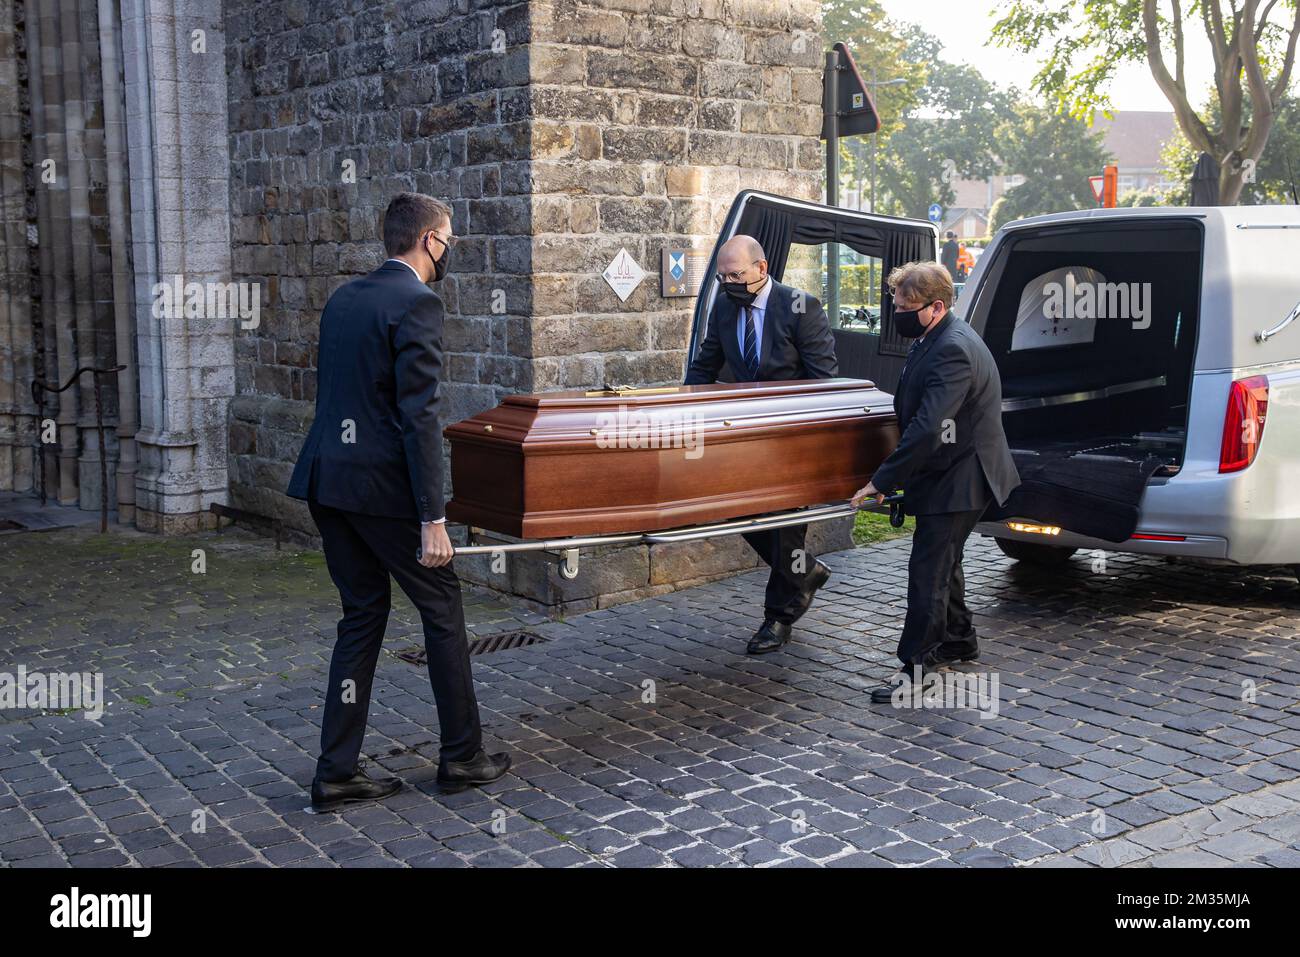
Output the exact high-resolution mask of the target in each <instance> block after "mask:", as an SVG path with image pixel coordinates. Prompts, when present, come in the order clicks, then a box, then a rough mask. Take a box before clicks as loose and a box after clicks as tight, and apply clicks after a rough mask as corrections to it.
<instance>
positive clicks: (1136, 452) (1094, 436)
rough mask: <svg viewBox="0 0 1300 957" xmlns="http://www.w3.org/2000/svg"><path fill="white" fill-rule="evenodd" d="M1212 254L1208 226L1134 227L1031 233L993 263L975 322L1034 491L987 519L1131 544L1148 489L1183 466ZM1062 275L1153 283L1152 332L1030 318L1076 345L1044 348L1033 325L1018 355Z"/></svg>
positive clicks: (1098, 321)
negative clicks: (1035, 300)
mask: <svg viewBox="0 0 1300 957" xmlns="http://www.w3.org/2000/svg"><path fill="white" fill-rule="evenodd" d="M1201 249H1202V236H1201V229H1200V227H1199V226H1198V225H1197V224H1194V223H1191V222H1187V223H1183V222H1179V223H1175V224H1169V223H1167V222H1166V223H1162V224H1158V225H1152V226H1146V225H1145V224H1137V225H1135V224H1133V223H1126V224H1124V226H1123V227H1121V228H1116V227H1110V228H1107V227H1104V226H1091V227H1088V228H1081V227H1072V228H1070V229H1068V230H1059V229H1057V230H1051V229H1048V230H1044V231H1043V232H1042V233H1030V234H1027V235H1026V236H1023V237H1018V238H1015V239H1013V240H1011V241H1010V243H1009V246H1008V248H1007V250H1006V251H1005V252H1004V253H1003V254H1002V255H1004V256H1005V257H1006V258H1005V260H1004V261H1003V262H1001V263H997V264H991V265H993V266H998V267H1000V268H998V269H996V270H993V271H991V272H990V275H991V276H996V277H997V279H996V291H995V294H994V296H993V297H992V299H991V301H990V302H989V303H988V306H987V308H986V313H985V315H981V316H972V317H971V321H972V324H973V325H975V327H976V328H977V329H981V328H982V332H983V336H984V340H985V342H986V343H987V344H988V346H989V349H990V350H991V351H992V353H993V356H994V359H995V360H996V361H997V364H998V370H999V372H1000V373H1001V376H1002V391H1003V424H1004V427H1005V429H1006V432H1007V438H1008V441H1009V442H1010V444H1011V448H1012V454H1013V456H1014V458H1015V460H1016V465H1017V467H1018V468H1019V469H1020V472H1021V479H1022V483H1023V484H1022V485H1021V487H1020V488H1019V489H1017V490H1016V492H1014V493H1013V494H1012V497H1011V499H1010V501H1009V502H1008V503H1007V505H1006V506H1004V507H1002V508H994V509H992V510H991V511H990V512H989V513H988V515H987V516H986V517H987V518H988V519H989V520H1002V519H1008V518H1023V519H1029V520H1032V521H1036V522H1041V523H1047V524H1052V525H1057V526H1060V527H1061V528H1065V529H1067V530H1069V531H1073V532H1076V533H1078V534H1081V535H1087V536H1089V537H1092V538H1099V539H1102V540H1105V541H1113V542H1121V541H1125V540H1127V539H1128V538H1130V537H1131V536H1132V534H1133V532H1134V530H1135V529H1136V527H1137V521H1138V511H1139V507H1140V504H1141V500H1142V496H1143V494H1144V492H1145V490H1146V487H1147V484H1148V483H1149V482H1150V480H1151V479H1152V477H1153V476H1156V475H1161V476H1169V475H1174V474H1176V473H1177V471H1178V470H1179V468H1180V467H1181V465H1182V459H1183V454H1184V449H1185V445H1186V437H1187V413H1188V401H1189V395H1190V392H1191V384H1192V374H1193V367H1194V363H1195V350H1196V331H1197V322H1198V318H1199V317H1198V311H1199V294H1200V293H1199V286H1200V272H1201ZM1065 274H1069V275H1070V276H1071V283H1073V282H1074V280H1075V279H1077V278H1079V277H1082V279H1079V281H1080V282H1081V283H1093V284H1095V283H1098V282H1104V283H1109V284H1124V288H1126V289H1128V288H1131V287H1130V284H1135V283H1136V284H1147V283H1149V284H1150V285H1149V287H1145V286H1144V287H1142V288H1143V289H1144V290H1145V289H1149V293H1150V295H1149V299H1148V300H1147V301H1146V302H1145V303H1144V306H1145V307H1147V308H1148V309H1149V313H1148V315H1149V320H1150V326H1149V327H1147V328H1135V327H1134V324H1135V322H1136V323H1138V325H1141V324H1142V323H1143V321H1144V320H1142V319H1141V318H1135V317H1134V316H1132V315H1128V316H1124V317H1108V316H1104V315H1099V316H1097V317H1096V318H1095V320H1094V321H1093V322H1092V323H1091V328H1090V329H1089V328H1084V329H1080V328H1073V329H1070V328H1068V327H1069V324H1070V322H1072V321H1074V318H1075V317H1073V316H1071V317H1069V318H1068V319H1067V318H1065V317H1062V316H1060V315H1059V314H1052V315H1048V316H1047V317H1046V318H1044V316H1038V317H1032V316H1031V317H1029V318H1030V321H1035V322H1037V323H1038V325H1037V326H1035V327H1034V328H1033V330H1032V331H1033V332H1035V333H1036V334H1038V335H1041V336H1042V337H1043V339H1044V340H1045V341H1046V342H1050V341H1051V339H1052V338H1053V336H1055V335H1057V334H1059V333H1062V332H1065V335H1064V336H1063V338H1066V339H1068V340H1071V341H1070V344H1067V345H1047V346H1045V347H1043V348H1034V347H1032V344H1031V343H1030V338H1031V337H1026V335H1025V334H1024V329H1022V332H1021V336H1020V337H1019V347H1018V348H1016V347H1013V340H1014V339H1015V338H1016V325H1017V321H1018V320H1019V321H1020V322H1021V323H1022V325H1023V323H1025V322H1026V312H1025V310H1024V301H1023V299H1022V297H1023V295H1024V293H1025V291H1026V290H1034V289H1035V288H1036V287H1035V283H1039V284H1040V286H1041V284H1042V281H1043V279H1044V278H1045V277H1046V278H1050V279H1056V278H1059V277H1060V276H1062V275H1065ZM1066 288H1067V289H1069V288H1070V287H1068V286H1067V287H1066ZM1094 288H1095V286H1094ZM1144 298H1145V297H1144ZM1112 302H1113V300H1112ZM1131 304H1132V303H1130V305H1131ZM977 308H978V307H977ZM1054 308H1055V307H1054ZM1044 313H1051V310H1047V309H1045V310H1044ZM1058 313H1059V310H1058ZM1080 340H1083V341H1080Z"/></svg>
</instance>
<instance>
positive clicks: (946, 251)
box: [939, 229, 961, 276]
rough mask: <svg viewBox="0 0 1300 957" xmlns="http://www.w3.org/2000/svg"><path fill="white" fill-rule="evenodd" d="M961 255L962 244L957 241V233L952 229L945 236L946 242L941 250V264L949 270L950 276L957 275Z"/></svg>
mask: <svg viewBox="0 0 1300 957" xmlns="http://www.w3.org/2000/svg"><path fill="white" fill-rule="evenodd" d="M960 256H961V246H960V245H958V243H957V234H956V233H954V232H953V231H952V230H951V229H950V230H948V233H947V235H946V236H945V242H944V244H943V246H942V248H940V250H939V264H940V265H941V266H943V268H944V269H946V270H948V275H949V276H955V275H957V259H958V257H960Z"/></svg>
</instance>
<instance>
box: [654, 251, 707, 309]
mask: <svg viewBox="0 0 1300 957" xmlns="http://www.w3.org/2000/svg"><path fill="white" fill-rule="evenodd" d="M708 268H709V254H708V252H706V251H705V250H703V249H665V250H664V253H663V264H662V266H661V268H660V270H659V289H660V293H661V294H662V295H663V296H664V298H665V299H672V298H675V297H678V296H694V295H697V294H698V293H699V291H700V285H701V283H703V281H704V270H706V269H708Z"/></svg>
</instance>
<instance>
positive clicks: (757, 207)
mask: <svg viewBox="0 0 1300 957" xmlns="http://www.w3.org/2000/svg"><path fill="white" fill-rule="evenodd" d="M736 231H737V233H745V234H747V235H750V236H753V237H754V238H755V239H757V240H758V242H759V245H761V246H762V247H763V249H764V250H765V251H766V252H767V256H768V262H767V268H768V271H769V272H771V274H772V275H773V276H775V277H776V278H777V281H780V280H781V278H782V277H783V276H784V275H785V267H786V263H787V262H788V260H789V258H790V249H791V247H792V246H793V245H796V244H797V245H802V246H819V245H823V244H825V243H840V244H841V245H845V246H848V247H849V248H850V249H853V250H854V251H855V252H858V253H860V254H862V255H863V256H871V257H873V258H875V259H879V260H880V261H881V263H882V266H881V270H880V284H881V297H880V303H881V318H880V328H881V335H880V342H879V347H878V349H879V353H880V355H882V356H905V355H907V347H908V345H909V343H908V342H907V341H906V340H905V339H903V338H902V337H901V336H900V335H899V334H898V333H897V331H895V329H894V299H893V297H892V296H891V295H890V294H889V288H888V286H887V284H886V282H885V280H886V279H887V278H888V276H889V273H890V272H891V271H892V270H893V268H894V267H895V266H902V265H904V264H905V263H910V262H917V261H918V260H927V259H933V258H934V231H933V230H932V229H931V228H930V227H928V226H923V225H921V224H919V223H918V224H911V223H889V224H885V223H873V222H863V221H862V220H861V219H859V218H857V217H854V216H848V215H846V216H836V215H834V214H833V213H830V212H817V213H798V212H794V211H792V210H789V209H783V208H780V207H776V206H771V205H768V204H766V203H764V202H762V201H761V200H759V199H753V200H750V202H749V203H748V204H746V206H745V211H744V213H743V214H742V216H741V218H740V223H739V225H738V226H737V230H736Z"/></svg>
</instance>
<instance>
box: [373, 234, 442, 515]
mask: <svg viewBox="0 0 1300 957" xmlns="http://www.w3.org/2000/svg"><path fill="white" fill-rule="evenodd" d="M389 263H401V264H402V265H403V266H405V267H406V268H407V269H409V270H411V275H413V276H414V277H415V278H416V279H420V274H419V273H418V272H416V271H415V267H414V266H412V265H411V264H410V263H408V262H407V261H406V260H405V259H385V260H384V265H385V266H387V265H388V264H389ZM420 282H424V280H423V279H420ZM446 521H447V519H445V518H435V519H432V520H431V521H428V522H421V523H420V524H421V525H442V524H443V523H445V522H446Z"/></svg>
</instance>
